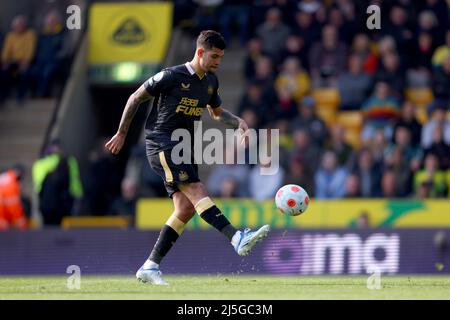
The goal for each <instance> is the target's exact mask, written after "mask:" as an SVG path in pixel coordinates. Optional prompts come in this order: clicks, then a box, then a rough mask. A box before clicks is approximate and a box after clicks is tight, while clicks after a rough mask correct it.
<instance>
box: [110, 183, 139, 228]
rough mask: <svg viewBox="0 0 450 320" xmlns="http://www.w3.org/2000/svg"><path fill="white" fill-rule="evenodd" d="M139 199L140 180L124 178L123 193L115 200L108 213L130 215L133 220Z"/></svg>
mask: <svg viewBox="0 0 450 320" xmlns="http://www.w3.org/2000/svg"><path fill="white" fill-rule="evenodd" d="M137 200H138V182H137V181H136V180H133V179H130V178H124V179H123V180H122V183H121V195H120V196H119V197H117V198H115V199H114V200H113V202H112V204H111V207H110V208H109V210H108V214H110V215H116V216H128V217H130V218H131V221H134V217H135V214H136V203H137Z"/></svg>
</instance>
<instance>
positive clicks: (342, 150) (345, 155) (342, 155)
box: [327, 123, 353, 166]
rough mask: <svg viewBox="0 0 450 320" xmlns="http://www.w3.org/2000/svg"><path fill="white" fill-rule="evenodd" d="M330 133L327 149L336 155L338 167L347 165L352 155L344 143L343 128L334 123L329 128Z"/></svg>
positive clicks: (349, 148)
mask: <svg viewBox="0 0 450 320" xmlns="http://www.w3.org/2000/svg"><path fill="white" fill-rule="evenodd" d="M330 131H331V137H330V141H329V143H328V147H327V149H328V150H331V151H333V152H334V153H335V154H336V157H337V162H338V165H339V166H347V165H349V164H350V160H351V156H352V154H353V149H352V147H351V146H350V145H349V144H348V143H347V142H346V141H345V128H344V127H343V126H342V125H340V124H337V123H336V124H334V125H333V126H332V127H331V130H330Z"/></svg>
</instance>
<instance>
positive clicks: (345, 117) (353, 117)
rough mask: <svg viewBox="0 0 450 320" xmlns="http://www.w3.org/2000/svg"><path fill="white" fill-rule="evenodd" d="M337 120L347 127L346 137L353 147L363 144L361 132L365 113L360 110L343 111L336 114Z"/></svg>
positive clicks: (356, 147)
mask: <svg viewBox="0 0 450 320" xmlns="http://www.w3.org/2000/svg"><path fill="white" fill-rule="evenodd" d="M336 122H337V123H338V124H340V125H342V126H343V127H344V128H345V139H346V141H347V142H348V143H349V144H351V145H352V147H353V148H355V149H359V148H360V145H361V141H360V134H361V128H362V125H363V115H362V113H361V112H359V111H341V112H339V113H337V115H336Z"/></svg>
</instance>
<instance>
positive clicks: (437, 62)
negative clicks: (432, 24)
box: [431, 29, 450, 69]
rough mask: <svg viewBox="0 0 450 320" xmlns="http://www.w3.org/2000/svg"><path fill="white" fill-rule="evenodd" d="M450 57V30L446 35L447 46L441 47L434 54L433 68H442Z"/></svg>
mask: <svg viewBox="0 0 450 320" xmlns="http://www.w3.org/2000/svg"><path fill="white" fill-rule="evenodd" d="M449 56H450V29H447V33H446V34H445V44H443V45H442V46H439V47H438V48H437V49H436V50H435V51H434V53H433V57H432V59H431V62H432V64H433V68H435V69H438V68H440V67H441V66H442V64H443V62H444V60H445V59H446V58H448V57H449Z"/></svg>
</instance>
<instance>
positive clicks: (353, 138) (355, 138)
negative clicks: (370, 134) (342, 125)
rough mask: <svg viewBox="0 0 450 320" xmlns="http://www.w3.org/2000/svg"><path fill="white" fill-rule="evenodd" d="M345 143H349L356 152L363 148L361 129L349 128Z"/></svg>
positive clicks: (346, 132) (346, 131)
mask: <svg viewBox="0 0 450 320" xmlns="http://www.w3.org/2000/svg"><path fill="white" fill-rule="evenodd" d="M345 141H346V142H347V143H349V144H350V145H351V146H352V147H353V148H354V149H355V150H359V148H360V147H361V128H359V129H356V128H351V129H350V128H349V129H346V130H345Z"/></svg>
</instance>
